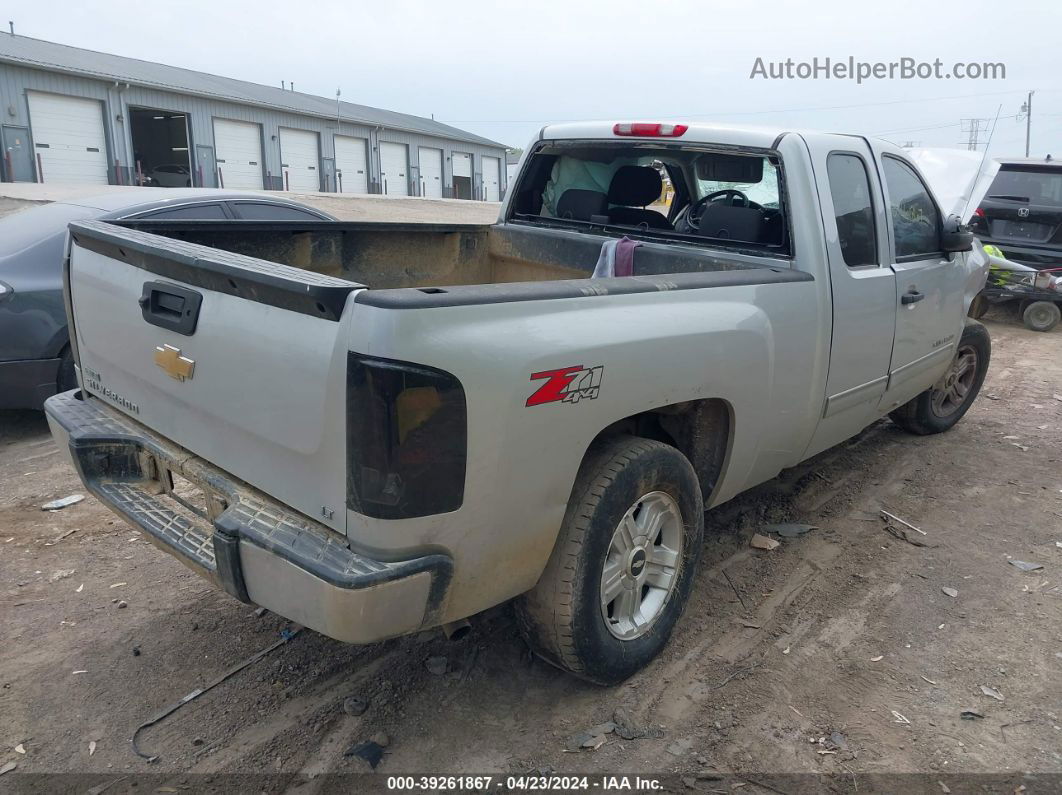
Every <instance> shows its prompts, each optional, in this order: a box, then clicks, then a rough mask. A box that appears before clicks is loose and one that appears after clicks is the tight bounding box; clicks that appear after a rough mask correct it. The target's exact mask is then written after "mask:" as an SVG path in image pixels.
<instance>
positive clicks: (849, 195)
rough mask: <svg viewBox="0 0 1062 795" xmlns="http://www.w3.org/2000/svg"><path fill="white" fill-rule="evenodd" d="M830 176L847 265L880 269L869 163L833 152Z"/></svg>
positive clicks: (838, 231) (830, 162) (845, 154)
mask: <svg viewBox="0 0 1062 795" xmlns="http://www.w3.org/2000/svg"><path fill="white" fill-rule="evenodd" d="M826 172H827V176H828V178H829V181H830V197H831V199H832V200H833V214H834V218H835V219H836V221H837V240H838V242H839V244H840V247H841V255H842V256H843V257H844V264H845V265H847V266H848V267H849V268H861V267H863V266H865V265H872V266H876V265H877V264H878V239H877V229H876V226H875V222H874V202H873V199H872V198H871V196H872V193H871V187H870V175H869V174H868V172H867V165H866V162H865V161H864V160H863V158H861V157H860V156H859V155H857V154H855V153H854V152H832V153H831V154H830V155H829V156H828V157H827V158H826Z"/></svg>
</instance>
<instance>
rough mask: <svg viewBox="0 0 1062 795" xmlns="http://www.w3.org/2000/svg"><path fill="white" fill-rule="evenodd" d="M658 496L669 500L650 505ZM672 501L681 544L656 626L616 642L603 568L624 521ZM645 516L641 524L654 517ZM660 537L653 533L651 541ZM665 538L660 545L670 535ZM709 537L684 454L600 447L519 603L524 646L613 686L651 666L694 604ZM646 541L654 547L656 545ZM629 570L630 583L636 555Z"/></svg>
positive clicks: (658, 448)
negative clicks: (691, 601) (697, 571)
mask: <svg viewBox="0 0 1062 795" xmlns="http://www.w3.org/2000/svg"><path fill="white" fill-rule="evenodd" d="M660 493H662V494H663V495H664V496H663V497H660V496H654V494H655V495H659V494H660ZM668 499H670V500H671V503H672V504H673V505H674V506H675V507H677V509H678V513H679V514H680V515H679V516H678V517H674V514H673V512H671V513H666V514H665V515H666V516H668V517H671V518H670V519H664V520H662V521H663V522H667V525H666V527H667V528H670V529H669V530H668V532H671V533H678V534H680V535H679V536H678V537H679V538H680V539H681V551H679V552H678V554H677V555H676V560H677V562H676V565H675V566H674V568H673V570H672V574H671V580H670V581H669V582H670V585H669V590H667V591H666V596H663V602H662V603H659V604H657V606H656V607H654V610H656V611H657V612H655V618H653V619H652V620H651V621H650V622H649V623H648V624H647V625H646V626H645V627H644V628H642V629H640V630H636V631H640V632H641V633H642V634H638V635H637V636H634V637H631V638H630V639H625V640H624V639H620V638H619V637H618V636H617V635H616V634H614V631H615V630H613V629H610V627H609V624H612V625H613V626H618V624H616V623H615V622H613V621H611V620H610V619H608V618H606V615H605V612H606V610H610V609H611V604H610V605H609V606H605V605H603V604H602V596H601V593H602V578H603V575H604V570H605V565H606V560H607V559H608V556H609V554H610V552H614V551H615V549H616V547H615V546H614V535H615V536H617V537H618V535H619V532H620V530H619V527H620V523H621V520H624V519H625V518H626V517H627V515H628V513H630V512H632V511H636V510H637V511H641V510H643V509H642V508H641V507H640V506H642V505H643V504H647V503H648V502H649V501H650V500H653V501H656V502H655V503H654V504H667V502H668ZM645 510H646V511H647V512H646V513H645V514H644V516H647V517H651V516H652V515H653V514H651V513H649V512H648V511H649V509H645ZM654 510H655V508H654ZM637 515H638V514H637V513H633V514H632V516H633V517H637ZM676 519H677V520H676ZM631 521H636V520H635V519H632V520H631ZM654 527H656V526H654ZM659 527H660V528H664V527H665V525H664V524H660V525H659ZM657 532H658V530H656V529H654V530H652V531H650V535H655V534H656V533H657ZM659 533H660V536H659V538H661V539H662V538H663V537H664V536H663V533H664V529H660V530H659ZM703 536H704V504H703V502H702V500H701V489H700V484H699V483H698V481H697V475H696V473H695V472H694V470H693V466H692V465H691V464H690V462H689V460H687V458H686V457H685V456H684V455H682V453H680V452H679V451H678V450H676V449H675V448H674V447H671V446H669V445H666V444H663V443H661V442H656V441H652V440H649V439H642V438H639V437H635V436H621V437H619V438H614V439H611V440H608V441H605V442H602V443H599V444H595V445H594V446H593V447H591V449H590V450H589V451H588V452H587V455H586V457H585V458H584V459H583V463H582V466H581V467H580V469H579V474H578V476H577V478H576V481H575V486H574V487H573V489H572V496H571V499H570V500H569V502H568V510H567V512H566V513H565V515H564V523H563V525H562V526H561V531H560V534H559V536H558V538H557V542H556V545H555V546H554V548H553V553H552V554H551V555H550V559H549V562H548V563H547V564H546V569H545V571H544V572H543V574H542V577H541V579H539V581H538V584H537V585H535V587H534V588H533V589H531V590H530V591H528V592H527V593H526V594H524V595H522V596H521V597H520V598H519V599H518V600H517V602H516V614H517V619H518V621H519V625H520V629H521V631H522V632H523V634H524V637H525V638H526V639H527V642H528V644H529V645H530V646H531V648H532V650H533V651H534V652H535V653H536V654H538V655H539V656H540V657H542V658H543V659H545V660H546V661H547V662H549V663H552V664H553V665H556V666H557V667H558V668H561V669H563V670H565V671H569V672H571V673H573V674H575V675H576V676H578V677H580V678H582V679H586V680H587V681H590V682H595V683H597V684H600V685H614V684H618V683H619V682H622V681H623V680H624V679H627V678H628V677H629V676H631V675H632V674H634V673H636V672H637V671H639V670H640V669H641V668H643V667H645V666H646V665H647V664H648V663H649V662H650V661H651V660H652V659H653V658H654V657H655V656H656V655H657V654H658V653H659V652H660V650H661V649H662V648H663V647H664V645H665V644H666V643H667V641H668V638H669V637H670V636H671V631H672V629H673V628H674V626H675V623H676V622H677V621H678V619H679V616H680V615H681V614H682V610H683V608H684V607H685V605H686V601H687V599H688V597H689V592H690V588H691V586H692V584H693V576H694V572H695V569H696V566H697V560H698V557H699V556H700V550H701V542H702V539H703ZM649 542H650V544H649V546H650V547H652V543H653V539H651V538H650V539H649ZM661 543H663V542H661ZM633 554H634V555H636V554H637V553H636V552H634V553H633ZM631 561H632V562H631V563H630V567H631V568H630V569H629V571H628V570H627V569H624V571H625V572H626V573H625V574H624V577H627V576H628V574H629V573H630V572H631V571H635V568H634V567H635V565H636V564H635V563H634V562H633V561H634V557H633V556H632V558H631ZM642 561H643V562H642V564H641V566H640V567H638V568H637V571H638V572H639V573H642V576H648V574H649V569H650V564H651V563H653V562H654V561H653V560H652V552H651V551H650V552H649V557H645V555H644V554H643V558H642ZM610 565H614V564H611V563H610ZM630 576H631V577H633V576H634V575H630ZM630 582H632V583H633V582H636V581H635V580H633V579H632V580H630ZM628 591H629V592H630V593H637V594H638V597H637V600H638V602H639V603H640V604H642V606H643V607H644V606H645V605H646V604H648V600H647V601H646V602H642V601H641V600H643V599H646V594H647V593H650V592H651V589H649V588H648V586H645V585H642V586H636V587H634V588H630V589H628ZM623 593H627V592H623ZM657 598H659V594H657ZM618 600H619V597H617V601H618ZM640 610H641V608H639V613H640Z"/></svg>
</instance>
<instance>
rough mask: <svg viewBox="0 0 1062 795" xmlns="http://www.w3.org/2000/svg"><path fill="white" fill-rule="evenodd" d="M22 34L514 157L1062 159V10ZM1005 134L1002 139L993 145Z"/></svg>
mask: <svg viewBox="0 0 1062 795" xmlns="http://www.w3.org/2000/svg"><path fill="white" fill-rule="evenodd" d="M8 12H9V14H11V15H12V16H13V19H14V23H15V32H16V33H17V34H22V35H26V36H34V37H37V38H42V39H48V40H51V41H57V42H61V43H64V44H71V45H74V46H78V47H86V48H90V49H96V50H102V51H105V52H112V53H116V54H119V55H126V56H130V57H134V58H143V59H146V60H154V61H158V62H160V63H166V64H172V65H175V66H182V67H187V68H190V69H197V70H201V71H205V72H213V73H216V74H221V75H226V76H229V77H236V78H241V79H244V80H251V81H255V82H259V83H268V84H272V85H277V86H279V84H280V81H281V80H282V79H283V80H293V81H294V82H295V87H296V89H297V90H299V91H305V92H307V93H313V94H320V95H323V96H329V97H331V96H335V90H336V88H337V87H340V88H341V89H342V92H343V99H345V100H349V101H351V102H359V103H362V104H365V105H374V106H377V107H383V108H388V109H391V110H398V111H403V112H406V113H413V114H417V115H422V116H429V115H431V114H434V116H435V118H436V119H439V120H440V121H445V122H447V123H450V124H453V125H455V126H458V127H462V128H464V129H467V130H470V131H473V132H476V133H479V134H481V135H485V136H487V137H489V138H493V139H495V140H498V141H501V142H503V143H506V144H509V145H513V146H524V145H525V144H526V142H527V141H528V140H529V139H530V138H531V137H532V136H533V135H534V134H535V132H536V131H537V130H538V128H539V127H541V126H542V125H543V124H545V123H548V122H549V121H560V120H580V119H590V118H606V119H610V120H611V119H615V120H643V121H656V120H659V119H662V118H668V119H671V120H679V121H681V120H694V121H700V120H717V121H721V122H726V123H736V124H766V125H772V126H773V125H783V126H787V127H797V128H799V127H808V128H815V129H824V130H831V131H839V132H863V133H873V134H879V135H881V137H884V138H888V139H890V140H893V141H896V142H897V143H901V144H902V143H904V142H906V141H915V142H919V143H920V145H923V146H959V145H962V144H961V142H962V141H965V140H966V138H967V133H965V132H964V131H963V130H962V128H961V127H960V123H961V120H962V119H967V118H988V119H992V118H994V117H995V115H996V112H997V110H998V109H999V106H1000V105H1002V113H1001V116H1000V119H999V123H998V127H997V130H996V132H995V136H994V139H993V144H992V152H993V154H1017V155H1020V154H1023V153H1024V142H1025V125H1024V122H1023V121H1019V120H1017V119H1016V118H1015V115H1016V114H1017V113H1018V112H1019V110H1020V108H1021V105H1022V103H1023V102H1024V100H1025V92H1026V91H1029V90H1035V91H1036V95H1035V97H1034V99H1033V136H1032V153H1033V154H1034V155H1043V154H1046V153H1052V154H1053V155H1054V156H1055V157H1062V83H1060V81H1059V76H1060V75H1062V66H1060V63H1062V55H1060V52H1059V44H1058V32H1059V30H1060V29H1062V26H1060V23H1062V3H1059V2H1058V0H1035V1H1034V2H1000V1H999V0H992V1H991V2H986V1H983V0H963V2H951V3H933V2H928V1H927V0H919V1H918V2H911V1H909V0H889V2H887V3H884V4H876V3H875V4H870V3H857V2H852V1H851V0H846V1H845V2H837V1H836V0H830V1H829V2H821V3H814V4H813V3H781V2H769V1H768V0H756V1H755V2H731V3H726V2H720V1H719V0H671V1H670V2H668V1H665V0H643V1H642V2H628V1H627V0H601V1H600V2H598V1H597V0H593V1H591V0H583V1H582V2H580V0H567V1H566V2H557V1H556V0H539V1H538V2H534V3H527V4H516V3H505V4H499V3H497V2H490V1H489V0H484V1H483V2H479V1H477V0H451V2H446V1H445V0H443V1H442V2H440V1H439V0H434V1H432V0H428V1H426V2H410V1H409V0H384V1H383V2H379V1H378V0H377V1H375V2H372V3H361V2H356V0H355V1H354V2H351V1H350V0H346V1H345V2H336V1H335V0H314V2H302V3H294V2H291V1H290V0H284V1H283V2H281V1H280V0H253V1H251V0H211V1H210V2H203V0H182V2H180V3H155V2H150V1H149V0H108V1H107V2H103V1H100V0H96V1H93V0H78V2H77V3H76V4H75V3H72V2H70V0H65V1H63V0H35V2H33V3H13V4H10V6H9V8H8ZM815 56H818V57H819V58H820V59H822V58H825V57H827V56H828V57H831V58H833V59H835V60H837V59H847V58H848V57H849V56H854V57H855V58H856V59H857V60H863V61H893V60H899V59H900V58H902V57H904V56H908V57H911V58H914V59H917V60H920V61H933V60H934V59H936V58H939V59H941V60H942V61H943V62H944V70H945V71H949V70H950V69H951V67H952V64H953V63H955V62H957V61H963V62H973V61H976V62H982V61H992V62H1002V63H1004V64H1005V66H1006V79H995V80H958V79H955V78H952V79H944V78H939V79H930V80H899V79H893V80H888V79H885V80H871V81H869V82H865V83H863V84H862V85H857V84H856V83H855V82H854V81H844V80H836V79H831V80H826V79H819V80H763V79H750V77H749V75H750V72H751V71H752V68H753V66H754V64H755V62H756V58H757V57H762V58H763V59H764V61H765V62H770V61H783V60H785V59H786V58H793V59H794V60H795V61H801V60H810V59H811V58H813V57H815ZM985 137H986V134H982V140H984V138H985Z"/></svg>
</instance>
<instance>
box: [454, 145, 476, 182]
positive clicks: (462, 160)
mask: <svg viewBox="0 0 1062 795" xmlns="http://www.w3.org/2000/svg"><path fill="white" fill-rule="evenodd" d="M453 165H454V176H455V177H468V178H469V179H471V178H472V155H466V154H462V153H461V152H454V154H453Z"/></svg>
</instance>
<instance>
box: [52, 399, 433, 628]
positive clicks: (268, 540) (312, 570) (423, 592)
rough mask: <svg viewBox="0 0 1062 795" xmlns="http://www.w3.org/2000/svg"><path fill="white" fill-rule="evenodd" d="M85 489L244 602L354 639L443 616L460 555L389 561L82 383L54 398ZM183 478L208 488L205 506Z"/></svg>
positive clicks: (202, 492) (58, 424)
mask: <svg viewBox="0 0 1062 795" xmlns="http://www.w3.org/2000/svg"><path fill="white" fill-rule="evenodd" d="M45 412H46V414H47V416H48V425H49V427H50V428H51V431H52V435H53V436H54V437H55V439H56V441H57V442H58V443H59V445H60V447H62V448H64V449H65V450H66V451H67V452H68V453H69V456H70V459H71V462H72V463H73V465H74V467H75V468H76V469H77V471H78V474H79V475H80V476H81V480H82V481H83V482H84V483H85V487H86V488H87V489H88V490H89V491H90V492H91V493H92V494H94V495H95V496H96V497H97V498H99V500H100V501H101V502H103V503H104V504H105V505H106V506H107V507H109V508H110V509H111V510H113V511H114V512H115V513H117V514H118V515H119V516H121V517H122V518H123V519H125V520H126V521H128V522H129V523H130V524H132V525H134V526H135V527H137V528H138V529H140V530H141V531H143V532H144V533H145V534H146V535H147V536H148V538H149V539H150V540H151V541H152V542H153V543H154V544H155V545H156V546H158V547H160V548H162V549H164V550H166V551H167V552H169V553H170V554H172V555H174V556H175V557H177V558H178V559H179V560H181V561H182V562H183V563H184V564H185V565H187V566H189V567H190V568H192V569H193V570H194V571H196V572H197V573H198V574H200V575H201V576H203V577H205V578H206V579H208V580H210V581H212V582H214V583H215V584H216V585H217V586H218V587H220V588H222V589H224V590H225V591H226V592H228V593H229V594H231V595H232V596H234V597H236V598H237V599H240V600H241V601H244V602H249V603H254V604H258V605H261V606H263V607H266V608H268V609H270V610H272V611H273V612H275V613H278V614H279V615H283V616H285V617H286V618H289V619H291V620H292V621H297V622H298V623H300V624H303V625H305V626H308V627H310V628H311V629H315V630H317V631H319V632H321V633H323V634H325V635H328V636H330V637H333V638H336V639H337V640H342V641H346V642H348V643H371V642H374V641H377V640H382V639H384V638H389V637H395V636H397V635H403V634H406V633H409V632H413V631H416V630H418V629H421V628H424V627H429V626H433V625H434V624H436V623H438V622H437V620H436V616H437V615H438V614H439V612H440V607H441V605H442V601H443V598H444V596H445V593H446V587H447V585H448V584H449V581H450V575H451V572H452V561H451V560H450V559H449V558H448V557H446V556H444V555H427V556H424V557H418V558H414V559H411V560H402V561H380V560H375V559H373V558H370V557H367V556H365V555H360V554H358V553H356V552H353V551H351V550H350V549H349V547H348V545H347V541H346V539H345V538H344V537H343V536H341V535H339V534H338V533H335V532H334V531H332V530H330V529H328V528H326V527H324V526H322V525H318V524H317V523H315V522H312V521H310V520H309V519H307V518H305V517H303V516H302V515H301V514H298V513H295V512H294V511H291V510H290V509H288V508H286V507H284V506H282V505H280V504H279V503H277V502H275V501H273V500H271V499H270V498H269V497H268V496H266V495H264V494H262V493H261V492H259V491H257V490H256V489H254V488H252V487H251V486H249V485H247V484H246V483H243V482H242V481H239V480H237V479H236V478H233V477H232V476H231V475H229V474H227V473H225V472H223V471H221V470H219V469H217V468H216V467H214V466H213V465H211V464H209V463H208V462H206V461H204V460H202V459H201V458H198V457H196V456H194V455H192V454H191V453H190V452H188V451H187V450H184V449H183V448H181V447H179V446H178V445H176V444H174V443H173V442H171V441H169V440H168V439H165V438H163V437H161V436H158V435H157V434H155V433H153V432H152V431H150V430H148V429H147V428H145V427H144V426H143V425H140V424H139V423H137V422H136V421H135V420H133V419H131V418H129V417H127V416H126V415H124V414H122V413H121V412H119V411H117V410H116V409H113V408H111V407H110V406H108V405H106V404H105V403H103V402H102V401H101V400H99V399H97V398H93V397H85V396H83V394H82V393H81V392H80V391H78V390H74V391H72V392H64V393H62V394H59V395H55V396H53V397H51V398H49V399H48V400H47V402H46V403H45ZM173 475H177V476H179V477H180V478H183V479H184V480H186V481H187V482H188V484H190V485H191V486H192V487H194V489H195V490H197V491H198V494H197V495H196V496H197V497H201V499H200V500H199V502H200V504H199V505H196V504H194V503H193V502H192V501H190V500H189V499H188V496H187V494H185V495H184V496H182V494H180V493H178V490H177V489H175V488H174V480H173V477H172V476H173Z"/></svg>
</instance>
